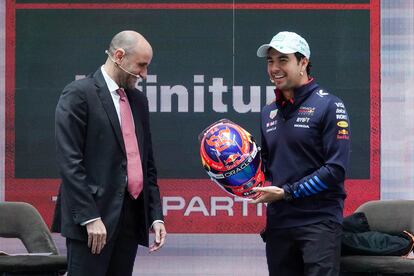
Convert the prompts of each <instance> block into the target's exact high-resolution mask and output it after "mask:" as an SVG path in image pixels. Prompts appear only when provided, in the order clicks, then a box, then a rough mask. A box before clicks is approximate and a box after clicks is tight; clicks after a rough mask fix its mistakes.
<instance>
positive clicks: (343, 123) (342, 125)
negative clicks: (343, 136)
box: [336, 121, 348, 128]
mask: <svg viewBox="0 0 414 276" xmlns="http://www.w3.org/2000/svg"><path fill="white" fill-rule="evenodd" d="M336 124H337V125H338V126H339V127H343V128H346V127H348V122H347V121H339V122H338V123H336Z"/></svg>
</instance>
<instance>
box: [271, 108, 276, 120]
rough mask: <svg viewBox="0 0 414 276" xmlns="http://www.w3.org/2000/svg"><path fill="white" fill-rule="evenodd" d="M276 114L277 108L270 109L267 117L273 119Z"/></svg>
mask: <svg viewBox="0 0 414 276" xmlns="http://www.w3.org/2000/svg"><path fill="white" fill-rule="evenodd" d="M276 115H277V109H275V110H272V111H270V114H269V117H270V119H274V118H275V117H276Z"/></svg>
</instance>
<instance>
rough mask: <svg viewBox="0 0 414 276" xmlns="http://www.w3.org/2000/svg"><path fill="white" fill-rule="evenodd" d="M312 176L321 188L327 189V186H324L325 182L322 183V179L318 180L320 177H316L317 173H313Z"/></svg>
mask: <svg viewBox="0 0 414 276" xmlns="http://www.w3.org/2000/svg"><path fill="white" fill-rule="evenodd" d="M313 178H314V179H315V180H316V182H318V184H319V185H321V186H322V187H323V188H325V189H328V186H326V184H325V183H323V182H322V180H320V179H319V177H318V176H317V175H315V176H314V177H313Z"/></svg>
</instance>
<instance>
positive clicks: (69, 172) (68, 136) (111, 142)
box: [52, 68, 163, 246]
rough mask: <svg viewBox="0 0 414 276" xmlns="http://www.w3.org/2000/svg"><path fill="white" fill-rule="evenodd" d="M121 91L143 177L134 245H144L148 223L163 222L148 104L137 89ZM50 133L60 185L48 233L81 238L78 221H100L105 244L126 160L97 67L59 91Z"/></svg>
mask: <svg viewBox="0 0 414 276" xmlns="http://www.w3.org/2000/svg"><path fill="white" fill-rule="evenodd" d="M126 93H127V96H128V100H129V103H130V106H131V109H132V114H133V117H134V123H135V128H136V135H137V138H138V145H139V150H140V154H141V160H142V169H143V175H144V188H143V191H142V193H143V194H142V199H143V206H144V209H145V210H144V212H143V213H144V214H145V216H144V217H145V222H144V223H141V224H140V225H141V226H140V227H139V228H140V229H138V230H139V232H140V234H141V237H142V239H140V244H142V245H145V246H148V230H149V226H150V223H152V222H153V221H154V220H158V219H159V220H162V219H163V216H162V208H161V203H160V193H159V189H158V185H157V171H156V168H155V164H154V158H153V152H152V144H151V132H150V126H149V111H148V101H147V98H146V97H145V95H144V94H143V93H142V92H140V91H138V90H132V91H130V90H127V91H126ZM55 135H56V147H57V161H58V166H59V170H60V175H61V178H62V184H61V186H60V189H59V195H58V200H57V204H56V210H55V217H54V222H53V225H52V230H54V231H57V232H61V233H62V235H63V236H65V237H67V238H71V239H78V240H87V233H86V229H85V227H84V226H81V225H80V223H82V222H85V221H87V220H89V219H92V218H96V217H101V218H102V220H103V223H104V224H105V226H106V229H107V235H108V240H109V239H110V238H111V236H112V235H113V234H114V231H115V229H116V226H117V224H118V221H119V218H120V215H121V210H122V206H123V201H124V198H125V193H127V190H126V186H127V182H126V173H127V171H126V168H127V167H126V164H127V159H126V155H125V147H124V141H123V138H122V132H121V127H120V124H119V120H118V116H117V113H116V110H115V106H114V104H113V101H112V97H111V95H110V92H109V90H108V87H107V85H106V83H105V80H104V78H103V75H102V72H101V69H100V68H99V69H98V70H97V71H96V72H95V74H93V75H91V76H88V77H87V78H85V79H82V80H78V81H74V82H72V83H70V84H68V85H67V86H66V87H65V88H64V90H63V92H62V95H61V96H60V99H59V102H58V104H57V107H56V119H55ZM141 213H142V212H141ZM137 219H138V218H137ZM141 219H142V218H141ZM59 230H60V231H59Z"/></svg>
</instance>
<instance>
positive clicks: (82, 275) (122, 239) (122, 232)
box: [66, 195, 143, 276]
mask: <svg viewBox="0 0 414 276" xmlns="http://www.w3.org/2000/svg"><path fill="white" fill-rule="evenodd" d="M141 201H142V199H141V197H139V198H138V199H137V200H132V199H131V198H130V197H129V195H126V197H125V199H124V205H123V209H122V213H121V217H120V219H119V224H118V227H117V229H116V231H115V234H114V236H113V237H112V238H111V239H110V240H109V241H107V244H106V245H105V246H104V248H103V250H102V251H101V253H100V254H95V255H93V254H92V253H91V249H90V248H89V247H88V245H87V242H85V241H79V240H73V239H66V246H67V251H68V253H67V258H68V276H127V275H132V271H133V268H134V261H135V256H136V254H137V250H138V241H139V237H138V236H137V233H138V232H139V231H138V226H139V224H140V223H142V221H140V220H141V218H143V217H142V216H141V215H140V214H141V213H140V212H142V210H143V209H140V207H142V204H141V203H142V202H141Z"/></svg>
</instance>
